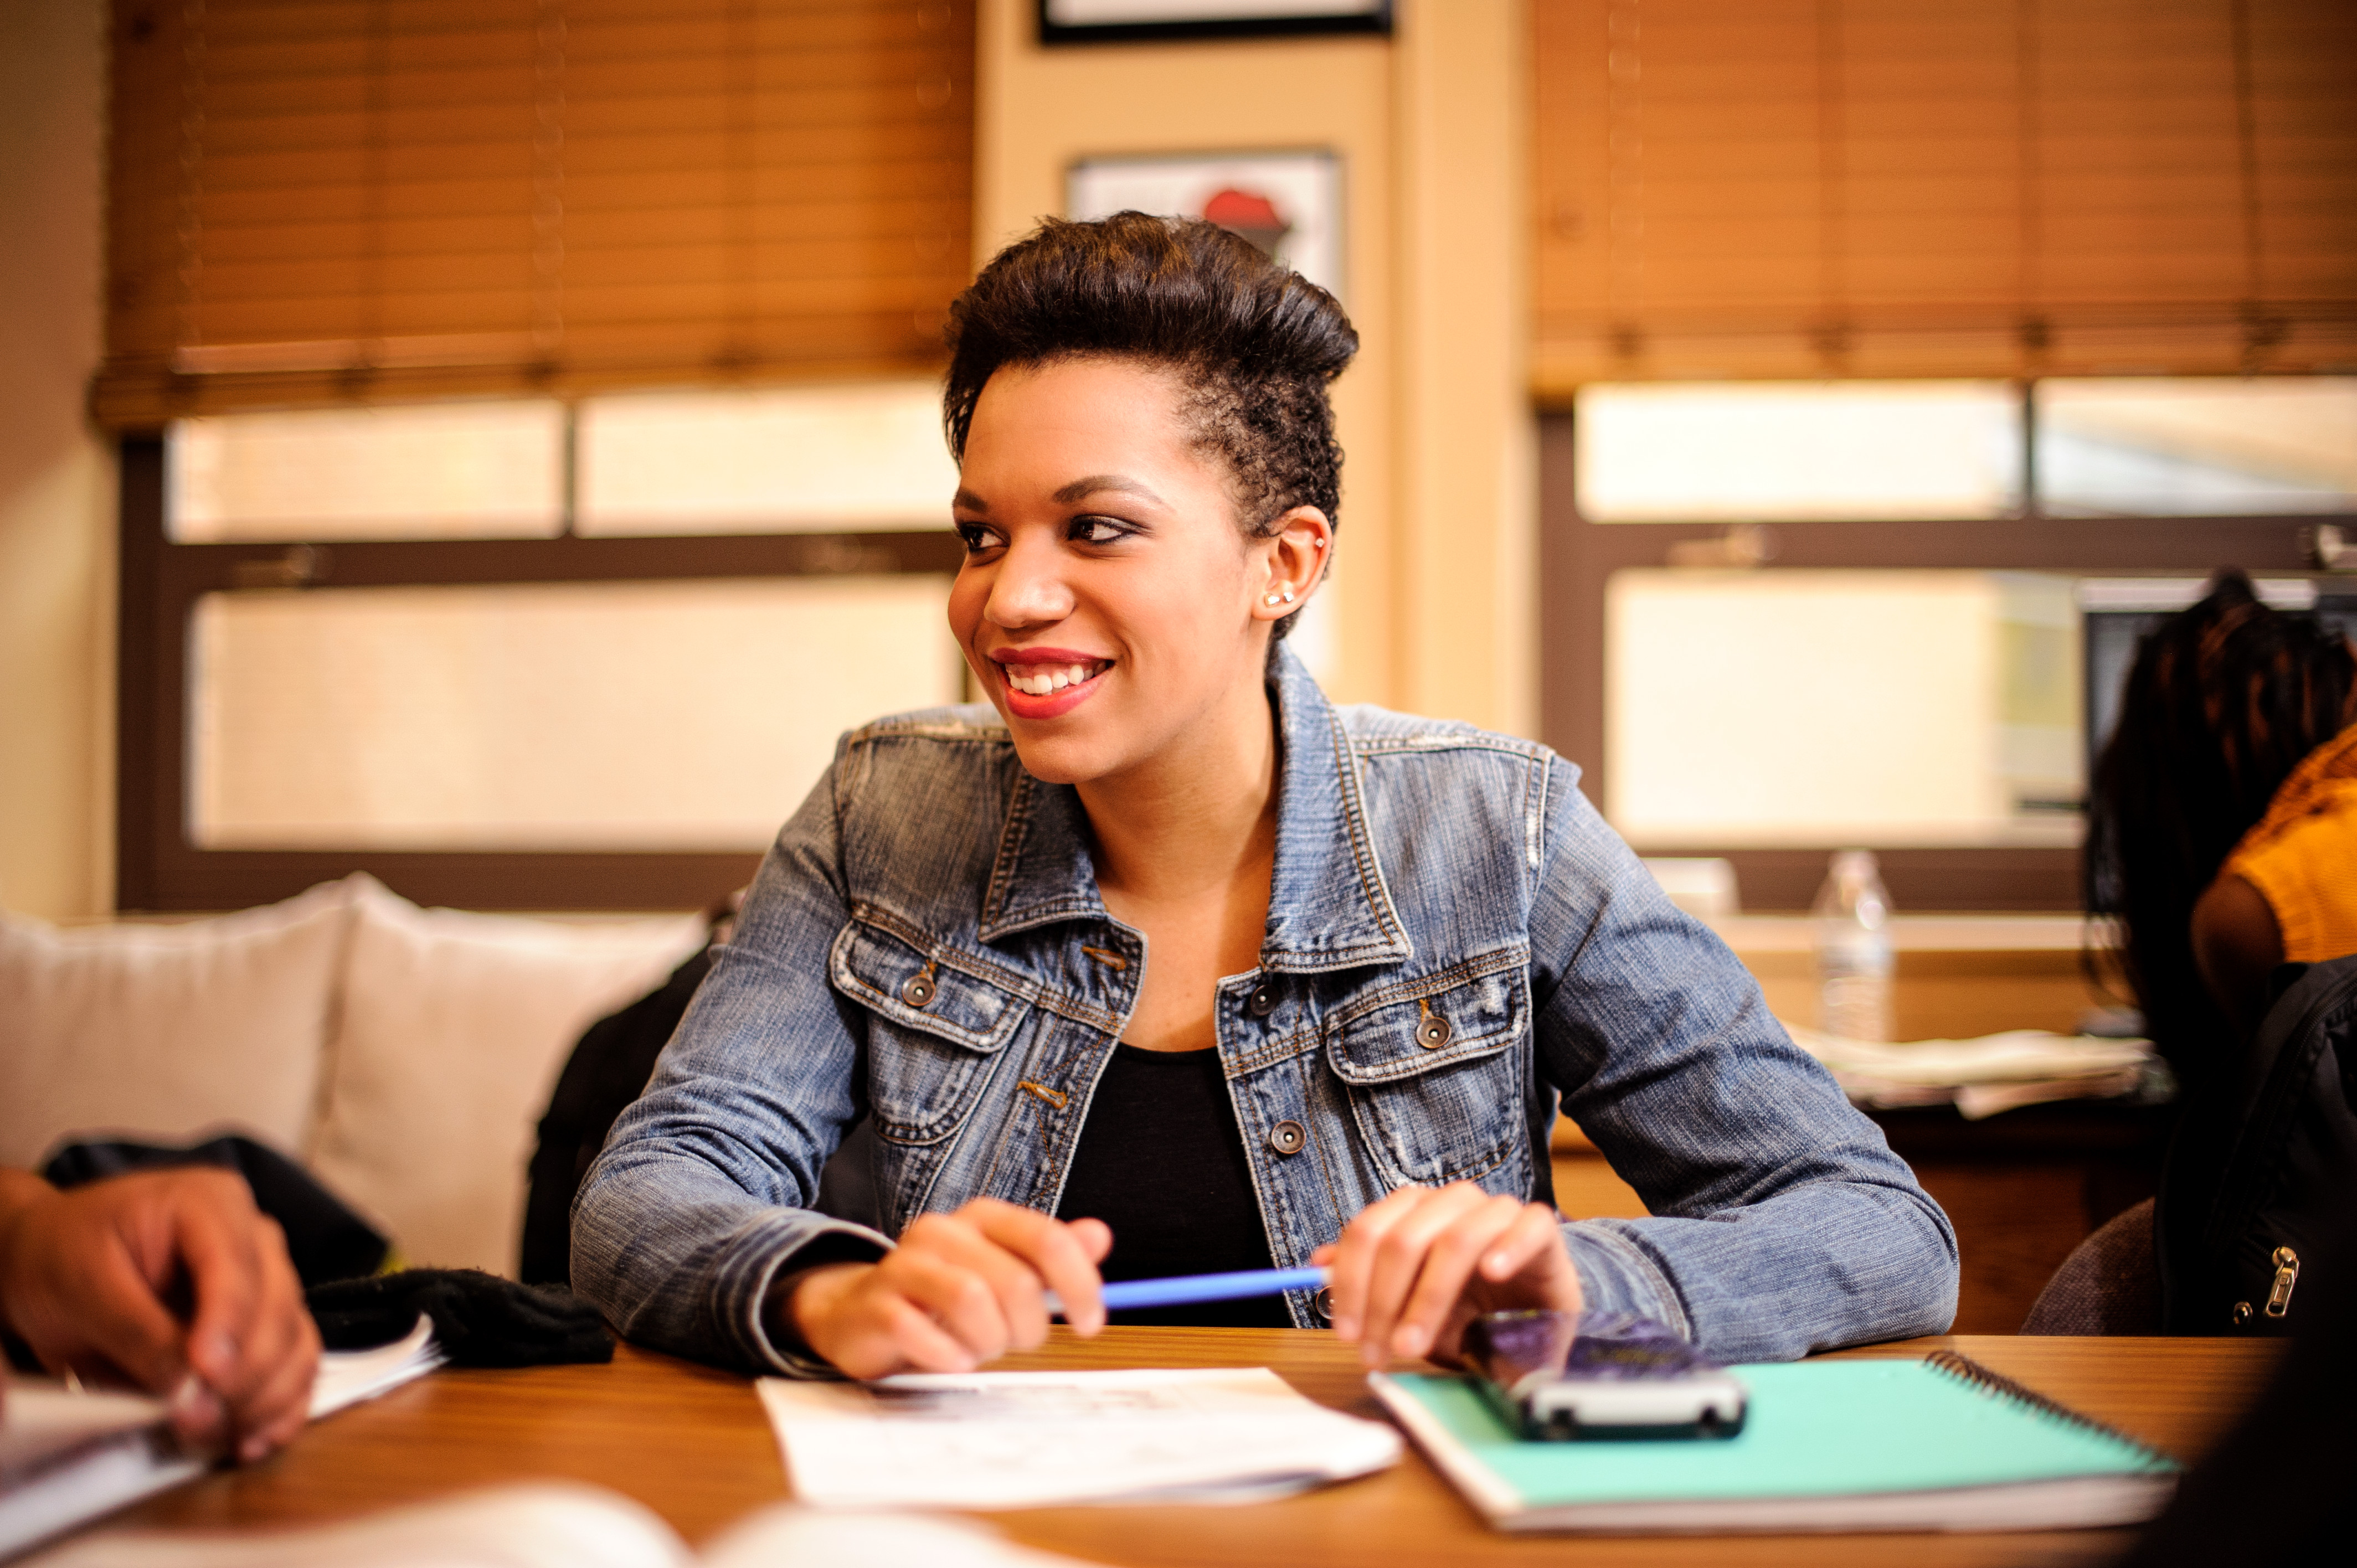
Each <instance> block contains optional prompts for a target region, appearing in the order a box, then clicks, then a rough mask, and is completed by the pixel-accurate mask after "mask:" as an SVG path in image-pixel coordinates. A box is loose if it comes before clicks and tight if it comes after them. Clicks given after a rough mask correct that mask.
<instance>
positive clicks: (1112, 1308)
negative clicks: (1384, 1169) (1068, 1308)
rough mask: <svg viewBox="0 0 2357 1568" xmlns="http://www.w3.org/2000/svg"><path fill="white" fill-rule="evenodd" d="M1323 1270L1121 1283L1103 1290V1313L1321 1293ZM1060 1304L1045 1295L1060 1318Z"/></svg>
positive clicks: (1262, 1271) (1257, 1271)
mask: <svg viewBox="0 0 2357 1568" xmlns="http://www.w3.org/2000/svg"><path fill="white" fill-rule="evenodd" d="M1325 1284H1326V1271H1325V1270H1323V1269H1243V1270H1241V1271H1239V1272H1237V1273H1232V1274H1180V1275H1178V1276H1176V1277H1175V1278H1171V1279H1167V1280H1122V1281H1119V1282H1117V1283H1114V1284H1109V1285H1107V1286H1105V1287H1104V1306H1105V1310H1106V1311H1107V1312H1129V1311H1133V1310H1135V1309H1136V1308H1138V1307H1141V1306H1185V1305H1189V1304H1190V1303H1193V1302H1199V1301H1241V1300H1243V1298H1244V1297H1246V1296H1254V1295H1283V1294H1285V1293H1286V1291H1289V1290H1321V1289H1323V1288H1324V1287H1325ZM1063 1310H1064V1304H1063V1303H1062V1302H1061V1301H1060V1300H1058V1299H1057V1296H1056V1293H1055V1292H1054V1291H1049V1293H1048V1311H1049V1314H1050V1315H1053V1316H1061V1315H1062V1313H1063Z"/></svg>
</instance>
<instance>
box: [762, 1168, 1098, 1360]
mask: <svg viewBox="0 0 2357 1568" xmlns="http://www.w3.org/2000/svg"><path fill="white" fill-rule="evenodd" d="M1112 1248H1113V1232H1112V1231H1111V1230H1108V1229H1107V1228H1106V1227H1105V1224H1104V1222H1103V1220H1101V1219H1075V1220H1073V1221H1072V1222H1071V1223H1070V1224H1066V1223H1065V1222H1064V1221H1062V1220H1060V1219H1055V1218H1053V1217H1052V1216H1049V1215H1046V1214H1042V1213H1040V1212H1039V1210H1037V1209H1032V1208H1017V1207H1016V1206H1015V1205H1014V1204H1011V1203H1001V1202H1000V1201H999V1200H998V1199H996V1198H995V1197H977V1198H975V1199H974V1201H973V1202H971V1203H969V1204H967V1205H966V1206H965V1207H964V1208H961V1209H959V1210H957V1211H956V1212H955V1213H953V1214H926V1215H921V1216H920V1217H919V1218H918V1219H915V1220H913V1221H911V1222H910V1223H909V1228H908V1230H905V1231H903V1232H902V1233H901V1236H900V1244H899V1246H898V1247H895V1248H894V1249H893V1250H892V1251H889V1252H888V1253H886V1254H885V1255H884V1257H883V1258H882V1260H881V1261H879V1262H873V1263H834V1264H828V1265H825V1266H823V1267H820V1268H815V1269H813V1270H811V1271H810V1272H809V1273H806V1274H803V1275H802V1277H801V1279H800V1280H799V1281H797V1282H796V1283H795V1284H794V1287H793V1293H792V1294H791V1295H790V1296H789V1297H788V1298H787V1300H786V1304H785V1310H786V1313H787V1315H788V1316H789V1317H790V1319H791V1322H792V1324H793V1327H794V1330H795V1332H796V1334H797V1335H799V1336H800V1337H801V1339H802V1343H803V1344H805V1345H807V1346H809V1347H810V1348H811V1349H812V1350H813V1351H814V1352H816V1353H817V1354H818V1355H819V1356H821V1357H823V1359H825V1360H827V1361H828V1362H829V1363H831V1364H832V1365H833V1366H834V1368H835V1369H836V1370H837V1371H840V1372H842V1373H844V1374H845V1376H848V1377H854V1378H883V1377H889V1376H890V1375H891V1374H893V1373H895V1372H970V1371H972V1370H974V1368H976V1367H978V1366H980V1365H982V1363H984V1362H985V1361H988V1360H992V1359H996V1358H997V1357H999V1356H1003V1355H1005V1354H1006V1352H1007V1351H1009V1350H1028V1349H1030V1348H1032V1347H1033V1346H1035V1345H1038V1344H1039V1342H1040V1341H1041V1340H1043V1339H1045V1338H1047V1337H1048V1303H1047V1299H1046V1296H1047V1293H1048V1292H1049V1291H1050V1290H1052V1291H1054V1292H1055V1293H1056V1294H1057V1295H1058V1296H1059V1297H1060V1298H1061V1300H1062V1304H1063V1311H1064V1320H1065V1321H1066V1322H1067V1323H1070V1324H1071V1326H1073V1327H1074V1328H1076V1329H1078V1330H1080V1332H1082V1334H1094V1333H1095V1332H1096V1331H1097V1330H1098V1329H1100V1328H1102V1327H1103V1326H1104V1307H1103V1304H1102V1303H1101V1302H1100V1300H1099V1298H1098V1295H1097V1290H1098V1284H1099V1282H1098V1279H1097V1264H1098V1263H1100V1262H1103V1261H1104V1255H1105V1253H1106V1252H1108V1251H1111V1250H1112Z"/></svg>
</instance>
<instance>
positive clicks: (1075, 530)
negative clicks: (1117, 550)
mask: <svg viewBox="0 0 2357 1568" xmlns="http://www.w3.org/2000/svg"><path fill="white" fill-rule="evenodd" d="M1128 533H1129V530H1128V529H1126V528H1124V527H1123V526H1122V525H1121V524H1120V523H1117V522H1115V521H1113V520H1112V519H1111V518H1109V517H1076V518H1074V519H1073V520H1072V526H1071V529H1070V531H1069V532H1068V534H1067V537H1069V538H1070V539H1071V541H1072V542H1073V543H1075V544H1111V543H1112V542H1114V540H1116V539H1121V538H1125V537H1126V536H1127V534H1128Z"/></svg>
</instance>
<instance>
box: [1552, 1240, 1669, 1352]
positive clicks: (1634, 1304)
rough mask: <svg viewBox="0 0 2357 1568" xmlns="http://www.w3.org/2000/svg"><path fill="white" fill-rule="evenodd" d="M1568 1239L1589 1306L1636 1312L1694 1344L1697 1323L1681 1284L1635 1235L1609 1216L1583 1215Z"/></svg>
mask: <svg viewBox="0 0 2357 1568" xmlns="http://www.w3.org/2000/svg"><path fill="white" fill-rule="evenodd" d="M1563 1240H1564V1245H1565V1246H1566V1248H1567V1249H1569V1251H1570V1252H1571V1266H1572V1267H1573V1268H1575V1269H1577V1270H1578V1271H1579V1294H1580V1303H1581V1306H1582V1308H1583V1309H1584V1310H1586V1311H1588V1312H1628V1313H1634V1314H1636V1316H1639V1317H1647V1318H1651V1319H1652V1321H1654V1322H1655V1323H1658V1324H1660V1325H1662V1326H1663V1327H1664V1328H1667V1329H1669V1330H1670V1331H1671V1332H1672V1333H1674V1334H1675V1335H1676V1336H1677V1337H1679V1338H1681V1339H1684V1340H1685V1341H1686V1342H1687V1343H1689V1344H1691V1343H1693V1341H1694V1337H1695V1331H1694V1322H1693V1320H1692V1319H1691V1318H1689V1317H1688V1316H1686V1309H1685V1304H1684V1302H1683V1301H1681V1300H1680V1299H1679V1298H1678V1290H1677V1286H1676V1285H1674V1284H1673V1283H1670V1276H1669V1275H1668V1274H1666V1273H1663V1271H1662V1268H1661V1265H1660V1264H1659V1263H1657V1262H1654V1261H1653V1257H1652V1254H1651V1253H1650V1252H1648V1251H1645V1250H1644V1249H1643V1248H1642V1247H1641V1246H1640V1245H1639V1244H1638V1243H1637V1241H1636V1240H1634V1239H1633V1238H1631V1237H1630V1236H1629V1235H1627V1234H1625V1233H1624V1232H1622V1231H1620V1230H1617V1229H1615V1228H1614V1227H1613V1224H1612V1221H1610V1220H1609V1219H1582V1220H1577V1221H1574V1222H1571V1223H1568V1224H1566V1225H1565V1226H1564V1227H1563Z"/></svg>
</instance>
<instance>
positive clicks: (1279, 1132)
mask: <svg viewBox="0 0 2357 1568" xmlns="http://www.w3.org/2000/svg"><path fill="white" fill-rule="evenodd" d="M1308 1142H1309V1134H1308V1132H1307V1131H1306V1130H1305V1129H1304V1128H1303V1127H1302V1125H1301V1123H1300V1122H1278V1123H1277V1124H1276V1125H1275V1126H1274V1127H1271V1128H1270V1129H1269V1130H1268V1146H1269V1147H1270V1148H1272V1149H1275V1151H1276V1152H1277V1153H1278V1154H1280V1155H1297V1154H1299V1153H1300V1152H1301V1150H1302V1148H1303V1146H1304V1145H1305V1144H1308Z"/></svg>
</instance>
